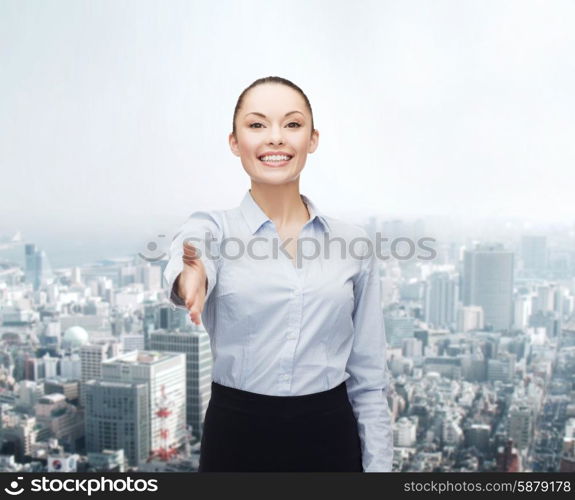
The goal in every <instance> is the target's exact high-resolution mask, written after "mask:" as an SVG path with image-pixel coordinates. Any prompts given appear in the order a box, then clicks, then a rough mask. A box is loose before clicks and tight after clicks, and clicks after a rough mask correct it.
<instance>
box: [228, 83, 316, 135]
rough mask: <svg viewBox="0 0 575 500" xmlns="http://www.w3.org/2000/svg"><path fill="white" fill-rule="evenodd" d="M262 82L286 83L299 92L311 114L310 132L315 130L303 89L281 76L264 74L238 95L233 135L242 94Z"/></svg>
mask: <svg viewBox="0 0 575 500" xmlns="http://www.w3.org/2000/svg"><path fill="white" fill-rule="evenodd" d="M264 83H279V84H282V85H287V86H288V87H291V88H292V89H294V90H295V91H297V92H299V94H300V95H301V96H302V97H303V100H304V101H305V105H306V106H307V109H308V111H309V113H310V115H311V133H313V131H314V130H315V128H314V124H313V112H312V110H311V104H310V103H309V99H308V98H307V96H306V95H305V94H304V91H303V90H302V89H300V88H299V87H298V86H297V85H296V84H295V83H293V82H290V81H289V80H286V79H285V78H282V77H281V76H266V77H264V78H258V79H257V80H256V81H255V82H253V83H251V84H250V85H249V86H248V87H246V88H245V89H244V90H243V91H242V93H241V94H240V97H238V102H237V103H236V108H235V109H234V119H233V124H232V133H233V134H234V137H235V135H236V117H237V116H238V111H239V109H240V108H241V107H242V104H243V100H244V96H245V95H246V94H247V93H248V91H249V90H251V89H253V88H254V87H257V86H258V85H263V84H264Z"/></svg>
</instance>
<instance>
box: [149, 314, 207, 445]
mask: <svg viewBox="0 0 575 500" xmlns="http://www.w3.org/2000/svg"><path fill="white" fill-rule="evenodd" d="M150 349H152V350H157V351H162V352H182V353H185V355H186V415H187V423H188V425H191V426H192V435H194V436H195V437H196V438H198V439H201V437H202V428H203V423H204V417H205V415H206V410H207V407H208V403H209V401H210V396H211V381H212V353H211V350H210V337H209V336H208V334H207V332H206V331H205V330H204V329H203V328H202V327H198V326H196V325H193V326H192V327H191V330H186V331H184V332H179V331H178V332H167V331H165V330H156V331H154V332H152V333H151V334H150Z"/></svg>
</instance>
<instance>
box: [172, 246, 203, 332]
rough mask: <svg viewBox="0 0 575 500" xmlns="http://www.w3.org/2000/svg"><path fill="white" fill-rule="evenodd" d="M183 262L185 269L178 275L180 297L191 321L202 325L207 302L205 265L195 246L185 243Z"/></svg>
mask: <svg viewBox="0 0 575 500" xmlns="http://www.w3.org/2000/svg"><path fill="white" fill-rule="evenodd" d="M183 246H184V254H183V255H182V260H183V262H184V269H183V270H182V272H181V273H180V274H179V275H178V287H177V290H178V295H179V296H180V297H181V298H182V300H183V301H184V303H185V305H186V308H187V309H188V312H189V313H190V319H191V320H192V321H193V322H194V323H195V324H196V325H200V323H201V314H202V311H203V310H204V302H205V300H206V289H207V275H206V268H205V266H204V263H203V262H202V260H201V259H200V258H199V257H198V255H197V250H196V247H194V245H192V244H191V243H189V242H186V241H184V243H183Z"/></svg>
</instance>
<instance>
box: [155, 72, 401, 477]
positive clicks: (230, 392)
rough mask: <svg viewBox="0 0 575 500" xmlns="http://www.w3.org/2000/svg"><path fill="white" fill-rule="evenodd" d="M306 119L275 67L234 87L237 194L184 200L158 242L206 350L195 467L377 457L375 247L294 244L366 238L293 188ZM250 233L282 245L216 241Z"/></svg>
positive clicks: (359, 466)
mask: <svg viewBox="0 0 575 500" xmlns="http://www.w3.org/2000/svg"><path fill="white" fill-rule="evenodd" d="M313 123H314V122H313V116H312V110H311V106H310V104H309V101H308V99H307V97H306V96H305V94H304V93H303V91H302V90H301V89H300V88H299V87H297V86H296V85H295V84H293V83H292V82H290V81H289V80H285V79H283V78H279V77H268V78H262V79H260V80H256V81H255V82H254V83H253V84H252V85H250V86H249V87H248V88H247V89H245V90H244V91H243V92H242V94H241V95H240V98H239V99H238V103H237V105H236V109H235V112H234V121H233V130H232V132H231V133H230V134H229V145H230V148H231V150H232V153H233V154H234V155H236V156H238V157H239V158H240V160H241V163H242V166H243V168H244V170H245V171H246V173H247V174H248V176H249V177H250V181H251V188H250V189H249V190H248V192H247V193H246V194H245V196H244V198H243V200H242V202H241V204H240V206H239V207H236V208H233V209H229V210H214V211H210V212H195V213H193V214H192V215H191V216H190V218H189V220H188V221H187V222H186V223H185V224H184V226H183V227H182V229H181V231H180V232H179V233H178V235H177V236H176V238H175V239H174V240H173V242H172V245H171V248H170V261H169V263H168V265H167V267H166V270H165V272H164V275H165V278H166V281H167V283H168V285H169V287H170V289H171V290H172V292H171V300H172V302H173V303H174V305H177V306H179V307H185V308H186V309H188V310H189V311H190V316H191V318H192V321H194V322H195V323H197V324H199V322H200V317H201V319H202V320H203V323H204V325H205V328H206V331H207V332H208V334H209V336H210V345H211V349H212V353H213V360H214V361H213V363H214V364H213V370H212V378H213V380H212V384H211V389H212V393H211V398H210V402H209V405H208V408H207V411H206V416H205V421H204V427H203V432H202V441H201V452H200V467H199V471H200V472H221V471H227V472H238V471H245V472H255V471H270V472H282V471H294V472H297V471H300V472H305V471H307V472H314V471H326V472H330V471H340V472H346V471H347V472H351V471H357V472H361V471H362V470H363V471H366V472H367V471H369V472H372V471H373V472H375V471H381V472H386V471H390V470H391V459H392V454H393V439H392V430H391V417H390V412H389V408H388V405H387V399H386V391H387V387H388V385H389V381H388V371H387V365H386V343H385V333H384V326H383V312H382V310H381V306H380V304H381V292H380V288H379V278H378V273H377V266H376V262H375V257H371V256H369V257H366V252H365V251H362V252H360V253H361V255H360V258H355V257H353V256H352V253H351V252H350V253H349V254H346V255H331V256H326V252H325V251H320V252H319V253H318V255H317V258H313V259H309V260H306V261H305V263H304V264H303V265H301V259H300V258H299V257H301V255H300V253H302V248H301V247H300V245H298V243H299V242H300V237H301V240H302V241H303V240H307V239H310V238H311V239H314V240H315V241H316V242H317V245H318V248H319V249H321V250H325V249H324V245H325V238H324V237H325V236H327V235H329V236H330V238H332V239H336V240H337V239H339V240H340V241H342V242H344V243H347V242H349V241H351V240H353V239H357V238H360V239H361V238H364V239H367V233H366V232H365V231H364V230H363V229H362V228H360V227H359V226H355V225H353V224H348V223H346V222H343V221H340V220H337V219H334V218H332V217H328V216H326V215H323V214H322V213H321V212H320V211H319V210H318V208H317V207H316V206H315V205H314V203H312V201H311V200H310V199H309V198H308V197H307V196H305V195H303V194H300V191H299V179H300V174H301V172H302V170H303V168H304V166H305V164H306V161H307V157H308V154H310V153H313V152H314V151H315V150H316V149H317V147H318V140H319V132H318V131H317V130H316V129H315V128H314V124H313ZM208 240H209V241H210V244H209V245H208ZM256 240H257V242H258V250H266V249H268V248H273V247H277V245H275V243H278V240H281V245H282V248H283V249H285V250H286V251H287V254H286V253H283V252H280V253H279V254H276V255H275V256H273V254H272V258H265V259H261V258H258V256H261V254H262V252H260V251H258V252H257V254H258V256H256V255H252V254H251V253H250V252H247V253H246V252H245V251H244V252H239V253H236V252H234V254H233V256H230V255H229V254H228V252H227V251H226V243H228V242H231V241H234V242H238V241H241V242H244V246H243V248H244V249H245V248H246V247H248V248H249V246H250V245H249V243H255V242H256ZM190 241H193V242H194V243H193V245H189V244H188V243H189V242H190ZM245 243H248V245H245ZM194 245H195V246H194ZM347 246H348V245H346V247H347ZM263 254H266V255H268V256H269V255H270V253H269V252H267V253H266V252H263Z"/></svg>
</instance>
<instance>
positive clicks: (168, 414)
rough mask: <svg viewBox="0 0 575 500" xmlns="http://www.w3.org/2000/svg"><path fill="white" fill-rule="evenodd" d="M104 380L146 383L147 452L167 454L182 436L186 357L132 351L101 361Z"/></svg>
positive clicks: (156, 352) (184, 408) (172, 450)
mask: <svg viewBox="0 0 575 500" xmlns="http://www.w3.org/2000/svg"><path fill="white" fill-rule="evenodd" d="M102 379H103V380H104V381H106V382H123V383H132V384H133V383H146V384H148V389H149V390H148V394H149V398H148V403H149V412H150V424H149V426H147V427H146V434H147V435H148V436H149V440H150V441H149V442H150V453H153V454H160V455H163V456H167V455H170V454H171V453H173V452H174V451H175V450H177V449H178V448H179V447H180V446H181V445H183V444H184V442H185V439H186V432H187V429H186V356H185V354H183V353H162V352H158V351H132V352H128V353H126V354H122V355H120V356H117V357H115V358H111V359H107V360H105V361H104V362H103V363H102Z"/></svg>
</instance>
